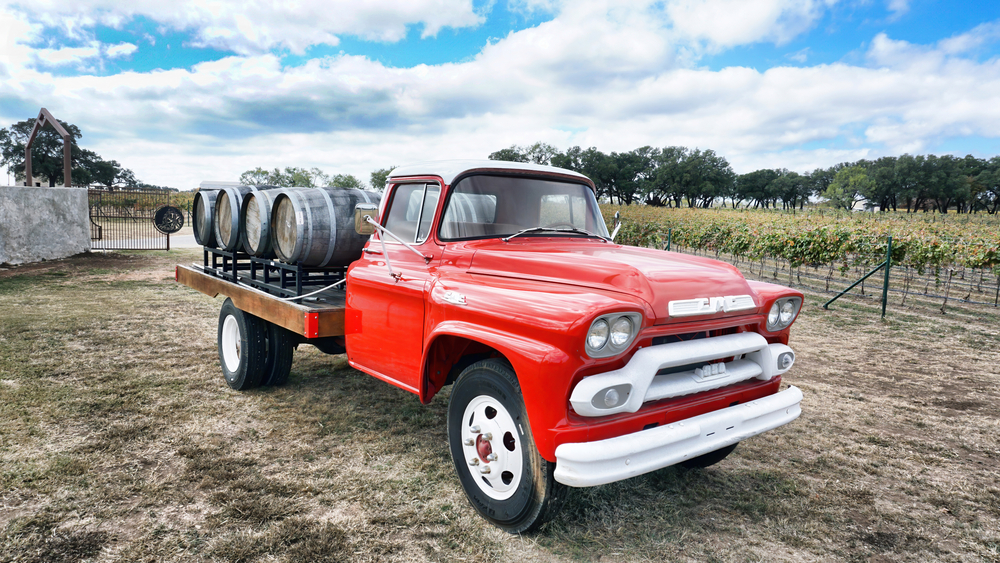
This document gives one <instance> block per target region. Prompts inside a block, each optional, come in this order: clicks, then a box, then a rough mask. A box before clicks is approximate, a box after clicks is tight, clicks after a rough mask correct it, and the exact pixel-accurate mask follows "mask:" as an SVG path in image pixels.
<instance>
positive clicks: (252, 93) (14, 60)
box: [0, 0, 1000, 189]
mask: <svg viewBox="0 0 1000 563" xmlns="http://www.w3.org/2000/svg"><path fill="white" fill-rule="evenodd" d="M247 6H251V7H250V8H248V7H247ZM953 6H955V4H954V3H948V2H932V1H928V0H703V1H701V0H666V1H648V2H644V1H641V0H636V1H634V2H628V3H622V2H612V1H609V0H577V1H575V2H568V1H566V2H564V1H560V0H517V1H511V2H505V1H503V0H496V1H479V0H477V1H469V0H410V1H407V2H401V1H395V0H370V1H368V2H363V3H358V2H347V1H343V0H333V1H331V0H326V1H318V0H316V1H314V0H303V1H302V2H300V5H299V8H298V9H297V10H295V11H294V12H292V13H290V12H289V11H288V10H283V9H281V8H280V7H270V6H267V5H264V4H255V5H246V4H243V3H236V2H227V1H223V0H201V1H198V2H195V1H186V0H178V1H177V2H173V3H169V4H166V3H162V2H154V1H151V0H133V2H130V3H128V4H125V5H123V4H122V3H119V2H114V1H111V0H76V1H74V2H63V1H55V0H49V1H46V0H36V1H34V2H31V3H28V2H2V1H0V52H2V54H0V78H2V80H0V125H6V124H9V123H13V122H15V121H20V120H23V119H26V118H28V117H33V116H34V115H35V114H36V113H37V111H38V108H39V107H42V106H45V107H47V108H48V109H49V110H50V111H52V112H53V113H54V114H55V115H56V116H57V117H58V118H60V119H63V120H65V121H69V122H71V123H75V124H76V125H78V126H80V127H81V129H82V131H83V133H84V138H83V139H82V144H83V145H84V146H86V147H87V148H91V149H93V150H96V151H97V152H98V153H100V154H102V155H103V156H105V158H114V159H116V160H118V161H119V162H121V163H122V164H124V165H125V166H127V167H129V168H132V169H133V170H135V171H136V173H137V175H138V176H139V177H140V178H142V179H143V180H145V181H147V182H150V183H154V184H160V185H171V186H175V187H179V188H181V189H187V188H190V187H194V186H195V185H197V183H198V182H199V181H200V180H203V179H215V180H232V179H235V178H236V177H238V175H239V173H240V172H242V171H243V170H246V169H249V168H253V167H256V166H264V167H274V166H305V167H313V166H316V167H319V168H322V169H324V170H326V171H328V172H331V173H352V174H355V175H357V176H359V177H361V178H364V179H367V177H368V173H369V172H370V171H372V170H374V169H377V168H382V167H385V166H389V165H393V164H403V163H406V162H409V161H416V160H428V159H441V158H482V157H485V156H487V155H488V154H489V153H490V152H492V151H494V150H497V149H499V148H504V147H506V146H510V145H511V144H520V145H524V144H530V143H533V142H535V141H544V142H547V143H550V144H552V145H555V146H556V147H557V148H560V149H565V148H567V147H569V146H573V145H581V146H596V147H597V148H599V149H601V150H604V151H606V152H610V151H623V150H630V149H632V148H636V147H639V146H643V145H652V146H668V145H684V146H689V147H699V148H710V149H714V150H716V151H717V152H718V153H720V154H722V155H723V156H725V157H727V158H728V159H729V160H730V162H731V163H732V164H733V167H734V169H735V170H736V171H737V172H749V171H752V170H755V169H757V168H764V167H786V168H790V169H793V170H799V171H809V170H811V169H812V168H815V167H819V166H830V165H832V164H835V163H837V162H842V161H849V160H856V159H858V158H877V157H878V156H882V155H886V154H901V153H903V152H910V153H929V152H934V153H939V154H940V153H944V152H952V153H956V154H962V155H964V154H966V153H971V154H975V155H976V156H981V157H987V156H993V155H996V154H998V153H1000V142H998V135H1000V127H998V126H1000V99H998V98H1000V87H998V86H1000V62H998V61H1000V58H998V54H1000V3H997V2H996V1H995V0H994V1H992V2H985V1H969V2H964V3H962V4H961V8H960V9H955V8H954V7H953ZM207 163H211V165H210V166H209V165H207Z"/></svg>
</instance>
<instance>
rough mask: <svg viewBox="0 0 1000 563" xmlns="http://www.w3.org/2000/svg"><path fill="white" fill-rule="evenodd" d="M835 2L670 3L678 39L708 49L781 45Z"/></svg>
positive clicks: (749, 0) (727, 0)
mask: <svg viewBox="0 0 1000 563" xmlns="http://www.w3.org/2000/svg"><path fill="white" fill-rule="evenodd" d="M834 3H836V0H670V1H668V2H666V8H665V10H666V13H667V15H668V16H669V17H670V19H671V21H672V23H673V27H674V29H675V30H676V31H677V32H679V33H680V34H681V35H682V36H684V37H687V38H690V39H692V40H695V41H700V42H704V43H705V44H706V46H707V47H708V48H709V49H711V50H718V49H722V48H726V47H733V46H736V45H744V44H748V43H756V42H761V41H768V42H773V43H775V44H778V45H781V44H784V43H787V42H788V41H790V40H792V39H793V38H795V37H796V36H798V35H800V34H802V33H804V32H806V31H808V30H809V29H811V28H812V27H813V25H815V23H816V20H818V19H819V18H820V17H821V16H822V15H823V13H824V11H825V10H826V8H828V7H829V6H831V5H833V4H834Z"/></svg>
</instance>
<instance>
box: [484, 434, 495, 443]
mask: <svg viewBox="0 0 1000 563" xmlns="http://www.w3.org/2000/svg"><path fill="white" fill-rule="evenodd" d="M483 439H484V440H486V441H487V442H489V441H490V440H492V439H493V433H492V432H487V433H486V434H483Z"/></svg>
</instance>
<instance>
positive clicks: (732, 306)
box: [667, 295, 757, 317]
mask: <svg viewBox="0 0 1000 563" xmlns="http://www.w3.org/2000/svg"><path fill="white" fill-rule="evenodd" d="M756 307H757V305H755V304H754V302H753V297H752V296H750V295H727V296H725V297H699V298H697V299H681V300H678V301H671V302H670V303H669V304H667V312H668V313H669V314H670V316H671V317H692V316H694V315H713V314H715V313H721V312H725V313H731V312H733V311H746V310H748V309H755V308H756Z"/></svg>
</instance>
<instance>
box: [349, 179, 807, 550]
mask: <svg viewBox="0 0 1000 563" xmlns="http://www.w3.org/2000/svg"><path fill="white" fill-rule="evenodd" d="M360 207H361V206H359V210H358V214H357V217H358V219H357V223H358V224H359V225H361V224H366V225H367V224H371V228H372V229H374V232H373V233H372V234H371V237H370V239H369V241H368V243H367V244H366V245H365V248H364V251H363V253H362V255H361V257H360V258H359V259H358V260H356V261H355V262H354V263H352V264H351V265H350V267H349V269H348V272H347V283H346V298H345V311H344V330H343V332H344V336H343V338H344V346H345V348H346V351H347V357H348V360H349V362H350V365H351V366H353V367H355V368H357V369H359V370H361V371H363V372H365V373H368V374H370V375H372V376H374V377H376V378H379V379H382V380H384V381H386V382H388V383H390V384H392V385H396V386H398V387H400V388H402V389H405V390H407V391H410V392H412V393H415V394H416V395H418V397H419V398H420V400H421V401H422V402H424V403H427V402H429V401H431V400H432V399H433V397H434V396H435V395H436V394H437V393H438V392H439V391H441V390H442V389H443V388H444V387H445V386H447V385H451V386H452V389H451V393H450V398H449V407H448V441H449V447H450V450H451V453H452V457H453V460H454V463H455V468H456V470H457V472H458V475H459V478H460V481H461V483H462V486H463V488H464V490H465V492H466V494H467V496H468V497H469V499H470V502H471V504H472V505H473V507H474V508H476V510H478V511H479V512H480V513H481V514H482V515H483V516H484V517H485V518H487V519H488V520H490V521H491V522H493V523H495V524H497V525H498V526H500V527H502V528H504V529H506V530H508V531H510V532H515V533H516V532H523V531H528V530H531V529H534V528H536V527H537V526H538V525H540V524H541V523H543V522H544V521H546V520H547V519H548V518H550V517H551V516H552V515H553V514H554V513H555V511H556V510H558V507H559V504H560V501H561V498H562V493H563V492H564V487H566V486H570V487H585V486H594V485H600V484H604V483H609V482H613V481H617V480H621V479H626V478H629V477H632V476H635V475H640V474H643V473H647V472H650V471H654V470H657V469H661V468H663V467H667V466H670V465H674V464H684V465H686V466H688V467H701V466H705V465H709V464H712V463H715V462H717V461H719V460H721V459H722V458H724V457H725V456H726V455H728V454H729V453H730V452H731V451H733V449H734V448H735V446H736V444H737V443H738V442H740V441H742V440H744V439H746V438H749V437H751V436H754V435H756V434H759V433H762V432H765V431H767V430H771V429H773V428H777V427H778V426H781V425H783V424H786V423H788V422H791V421H792V420H794V419H795V418H796V417H798V416H799V413H800V408H799V404H800V401H801V399H802V393H801V392H800V391H799V390H798V389H797V388H795V387H786V388H785V389H784V390H782V389H781V376H782V374H784V373H785V372H786V371H788V369H790V368H791V367H792V364H793V363H794V360H795V354H794V352H793V351H792V349H791V348H790V347H789V346H788V338H789V327H790V326H791V324H792V323H793V322H794V320H795V318H796V316H797V314H798V312H799V310H800V309H801V306H802V299H803V296H802V294H801V293H800V292H798V291H795V290H792V289H789V288H786V287H782V286H777V285H773V284H768V283H761V282H754V281H748V280H746V279H744V278H743V276H742V275H741V274H740V272H739V270H737V269H736V268H735V267H733V266H731V265H728V264H725V263H722V262H718V261H715V260H710V259H706V258H700V257H694V256H689V255H683V254H678V253H672V252H664V251H660V250H656V249H648V248H637V247H631V246H623V245H620V244H616V243H615V242H614V241H613V240H612V239H611V236H610V235H609V232H608V229H607V227H606V225H605V222H604V220H603V218H602V216H601V212H600V209H599V207H598V202H597V197H596V192H595V186H594V184H593V182H592V181H591V180H590V179H588V178H587V177H585V176H583V175H581V174H577V173H575V172H572V171H569V170H563V169H558V168H554V167H549V166H540V165H533V164H522V163H508V162H498V161H451V162H436V163H427V164H418V165H412V166H406V167H402V168H397V169H396V170H394V171H393V172H392V173H391V175H390V177H389V180H388V185H387V190H386V193H385V195H384V197H383V198H382V200H381V204H380V206H379V208H378V209H377V211H375V210H372V209H371V208H370V207H369V208H364V209H361V208H360ZM366 232H367V231H366Z"/></svg>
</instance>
